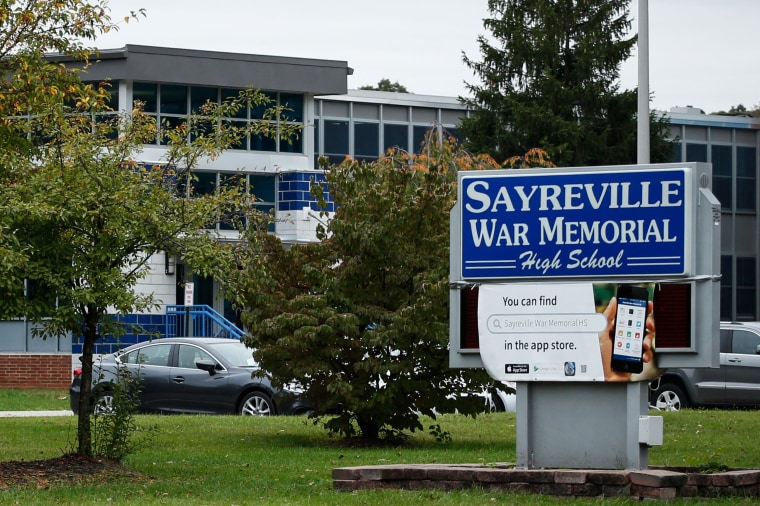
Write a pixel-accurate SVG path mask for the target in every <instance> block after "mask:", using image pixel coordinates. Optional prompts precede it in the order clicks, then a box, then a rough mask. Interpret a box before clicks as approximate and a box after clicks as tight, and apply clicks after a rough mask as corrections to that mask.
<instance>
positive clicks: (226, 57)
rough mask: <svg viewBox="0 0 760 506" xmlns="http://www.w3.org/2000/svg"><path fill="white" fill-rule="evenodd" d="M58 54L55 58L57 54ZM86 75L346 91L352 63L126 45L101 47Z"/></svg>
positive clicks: (319, 92) (302, 90)
mask: <svg viewBox="0 0 760 506" xmlns="http://www.w3.org/2000/svg"><path fill="white" fill-rule="evenodd" d="M53 58H55V57H53ZM91 62H92V63H93V65H92V66H91V67H90V68H89V69H88V70H87V73H86V74H85V75H83V79H84V80H88V81H89V80H101V79H111V80H125V79H129V80H133V81H149V82H160V83H173V84H192V85H200V86H222V87H230V88H247V87H249V86H252V87H254V88H258V89H262V90H274V91H286V92H294V93H311V94H315V95H324V94H342V93H346V91H347V89H348V84H347V83H348V76H349V75H350V74H351V73H353V70H352V69H351V68H350V67H349V66H348V62H345V61H337V60H316V59H311V58H291V57H285V56H262V55H255V54H244V53H224V52H218V51H200V50H194V49H177V48H167V47H155V46H138V45H132V44H127V45H126V46H125V47H123V48H120V49H102V50H99V52H98V54H97V55H96V56H95V57H93V59H92V60H91Z"/></svg>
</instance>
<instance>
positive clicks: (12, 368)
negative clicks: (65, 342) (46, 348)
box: [0, 353, 72, 390]
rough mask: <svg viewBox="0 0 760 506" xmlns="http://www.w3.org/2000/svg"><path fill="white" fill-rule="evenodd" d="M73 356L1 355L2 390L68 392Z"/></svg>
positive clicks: (45, 354)
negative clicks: (26, 389) (24, 389)
mask: <svg viewBox="0 0 760 506" xmlns="http://www.w3.org/2000/svg"><path fill="white" fill-rule="evenodd" d="M71 377H72V376H71V354H69V353H66V354H64V353H17V354H0V388H50V389H56V390H58V389H61V390H68V388H69V386H70V385H71Z"/></svg>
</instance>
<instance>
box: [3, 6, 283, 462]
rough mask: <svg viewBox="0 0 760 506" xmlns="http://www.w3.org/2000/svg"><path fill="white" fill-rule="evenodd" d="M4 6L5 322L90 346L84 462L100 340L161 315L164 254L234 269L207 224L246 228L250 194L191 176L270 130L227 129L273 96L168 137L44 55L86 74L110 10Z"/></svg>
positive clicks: (209, 116) (219, 108) (82, 420)
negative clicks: (149, 289) (154, 263)
mask: <svg viewBox="0 0 760 506" xmlns="http://www.w3.org/2000/svg"><path fill="white" fill-rule="evenodd" d="M1 8H3V9H4V10H3V11H0V22H5V23H10V24H6V25H4V26H3V30H4V32H2V34H4V35H5V37H6V41H13V40H16V41H17V45H16V46H15V48H11V49H7V50H6V55H7V59H6V60H1V61H2V64H3V65H5V67H3V70H4V71H5V72H4V74H3V76H4V79H5V80H4V81H1V82H0V84H1V85H2V89H1V90H0V113H2V114H0V116H2V117H3V120H2V130H1V131H0V142H1V143H2V144H3V146H4V147H5V149H2V150H0V168H1V169H0V170H2V173H1V174H0V217H1V218H0V220H2V221H1V222H0V225H1V228H0V247H1V248H3V249H4V251H3V252H4V253H8V255H7V257H6V256H3V260H1V261H0V289H2V291H3V297H2V298H0V315H2V316H4V317H8V316H24V317H26V318H28V319H29V320H30V321H31V322H32V323H33V324H34V329H35V330H34V332H35V336H36V337H41V338H55V337H57V336H60V335H63V334H66V333H71V334H72V335H74V336H82V343H83V344H82V384H81V385H82V386H81V395H80V401H79V419H78V429H77V435H78V452H79V453H80V454H85V455H89V454H91V452H92V440H91V430H90V428H91V427H90V416H89V412H90V393H91V392H90V390H91V384H92V361H93V349H94V345H95V343H96V342H97V341H98V340H99V339H101V338H102V337H103V336H112V337H115V338H118V337H119V336H121V335H123V334H124V333H126V332H127V331H129V330H132V331H133V332H134V331H135V329H134V328H132V327H131V326H130V325H129V324H127V323H126V322H125V320H124V319H123V318H121V317H122V316H125V315H128V314H134V313H140V312H143V311H146V310H149V309H152V308H154V307H155V306H156V302H155V298H154V296H153V294H152V293H145V292H144V291H142V290H140V289H139V287H138V283H139V281H140V280H141V279H143V278H144V277H145V276H146V275H147V274H148V273H149V272H150V269H151V260H152V258H154V255H155V254H156V253H158V252H160V251H165V252H167V253H169V254H172V255H181V256H182V257H184V259H185V260H186V261H187V262H188V263H189V264H190V265H192V266H193V268H194V270H195V271H196V272H199V273H201V274H205V275H216V276H219V275H220V272H221V271H222V270H224V268H225V266H227V264H225V258H227V256H225V255H226V251H227V248H225V247H224V246H223V245H222V244H220V243H219V242H218V241H216V240H215V237H214V236H213V234H212V233H211V232H210V231H209V230H208V228H209V227H208V225H209V224H212V223H215V222H217V221H220V220H228V221H230V222H231V223H237V222H238V221H239V220H238V218H237V217H239V216H240V215H241V214H240V213H241V212H242V210H244V209H245V208H247V207H248V205H249V197H248V194H247V193H246V189H245V188H244V187H242V186H241V185H235V184H229V185H225V186H224V187H223V188H219V189H218V190H217V191H216V192H215V193H213V194H211V195H202V196H200V195H196V194H195V192H194V191H193V183H194V179H193V176H192V169H194V168H196V167H197V166H198V164H199V163H201V162H202V161H203V160H204V159H207V158H210V157H214V156H217V155H218V154H219V153H220V152H221V150H223V149H225V148H227V147H229V146H231V145H234V144H235V143H236V142H238V140H239V138H240V136H241V135H244V134H246V133H249V132H256V133H263V131H264V130H265V129H266V128H267V126H268V124H266V123H263V122H259V123H255V122H254V123H251V124H250V125H249V126H247V127H245V128H237V127H235V126H233V125H230V124H228V123H225V122H224V121H223V119H222V118H225V117H227V118H228V117H233V116H234V115H235V112H236V111H237V110H238V109H240V108H241V107H248V106H252V105H264V106H265V107H266V104H267V102H268V100H269V99H268V98H267V97H266V96H265V95H263V94H262V93H260V92H257V91H254V90H246V91H243V92H241V93H240V95H239V96H237V97H234V98H231V99H230V100H228V101H225V102H223V103H221V104H212V103H207V104H206V105H204V106H203V107H202V108H201V111H200V113H199V114H197V115H196V114H194V115H190V116H188V117H187V118H186V120H185V121H184V122H182V123H181V124H179V125H176V126H171V127H170V126H168V125H161V126H159V125H157V124H156V123H155V119H154V118H152V117H149V116H147V115H145V114H143V113H142V112H141V110H140V107H139V104H137V105H136V107H135V108H134V110H129V111H112V110H111V109H109V108H108V106H107V104H108V97H109V84H108V83H98V84H94V85H93V84H85V83H83V82H82V81H81V74H80V73H79V72H78V71H76V70H73V69H72V67H71V66H66V65H61V64H59V63H56V58H51V57H50V55H47V56H46V55H44V54H43V51H44V50H48V49H52V50H56V51H62V52H63V55H67V56H68V57H69V61H72V59H73V60H75V61H78V62H81V61H82V60H84V61H85V65H86V60H87V58H88V57H89V56H90V52H89V51H88V50H87V49H86V48H85V47H83V46H80V45H77V44H76V43H73V42H71V41H69V40H68V39H69V38H76V37H83V38H85V39H87V38H92V36H93V35H95V34H96V33H99V32H102V31H106V30H108V29H112V28H113V27H114V25H113V24H112V23H111V22H110V19H109V17H108V14H107V6H106V2H105V1H104V2H101V3H97V4H92V5H91V4H88V3H86V2H80V1H75V0H68V1H60V2H50V1H29V2H13V3H10V4H9V3H7V2H6V3H4V5H2V6H1ZM9 19H13V20H14V21H8V20H9ZM51 37H52V38H53V39H52V40H50V38H51ZM280 113H281V109H279V108H275V109H274V111H272V112H271V114H272V115H273V117H275V118H277V117H279V114H280ZM157 129H158V131H157ZM292 133H293V131H292V129H288V131H286V132H283V134H284V135H286V136H289V135H291V134H292ZM157 135H159V136H160V137H161V138H162V140H163V142H164V143H165V144H166V152H165V155H164V159H163V160H162V161H161V163H157V164H150V165H145V164H142V163H140V161H139V160H140V152H141V150H142V147H143V146H144V145H145V144H146V143H152V142H154V141H155V139H156V136H157ZM233 265H234V264H233Z"/></svg>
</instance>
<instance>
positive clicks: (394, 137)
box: [383, 123, 409, 152]
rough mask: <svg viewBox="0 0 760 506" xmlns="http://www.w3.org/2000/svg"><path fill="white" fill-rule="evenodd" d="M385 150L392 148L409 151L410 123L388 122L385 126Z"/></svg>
mask: <svg viewBox="0 0 760 506" xmlns="http://www.w3.org/2000/svg"><path fill="white" fill-rule="evenodd" d="M383 136H384V139H383V151H388V150H389V149H391V148H396V149H401V150H403V151H407V152H408V151H409V125H396V124H393V123H386V124H385V125H384V127H383Z"/></svg>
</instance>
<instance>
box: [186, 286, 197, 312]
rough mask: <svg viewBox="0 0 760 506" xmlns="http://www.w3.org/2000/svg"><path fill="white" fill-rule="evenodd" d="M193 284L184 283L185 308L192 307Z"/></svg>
mask: <svg viewBox="0 0 760 506" xmlns="http://www.w3.org/2000/svg"><path fill="white" fill-rule="evenodd" d="M194 292H195V284H194V283H185V306H192V305H193V300H194V298H195V297H194V296H193V295H194Z"/></svg>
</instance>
